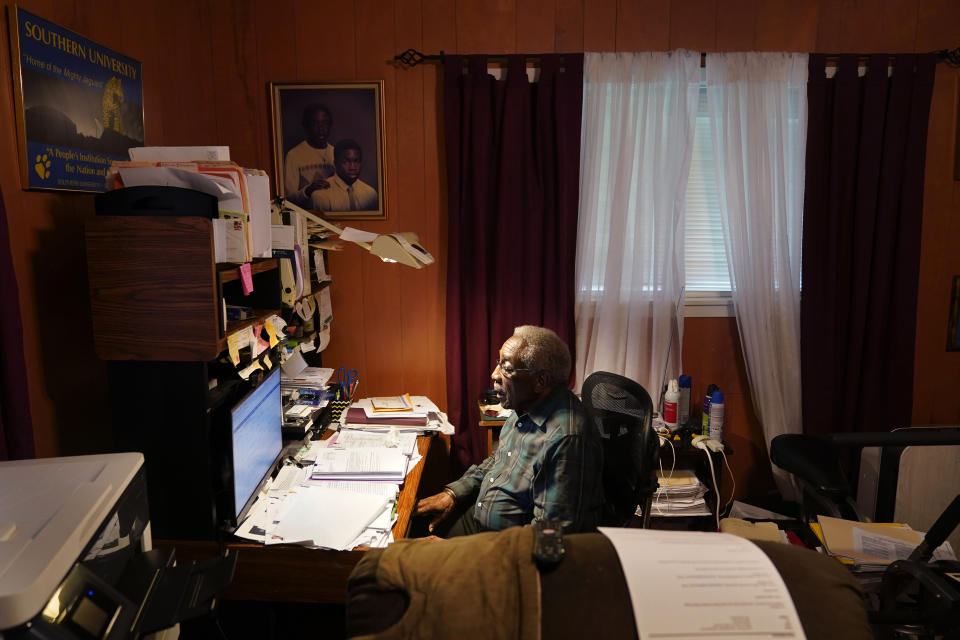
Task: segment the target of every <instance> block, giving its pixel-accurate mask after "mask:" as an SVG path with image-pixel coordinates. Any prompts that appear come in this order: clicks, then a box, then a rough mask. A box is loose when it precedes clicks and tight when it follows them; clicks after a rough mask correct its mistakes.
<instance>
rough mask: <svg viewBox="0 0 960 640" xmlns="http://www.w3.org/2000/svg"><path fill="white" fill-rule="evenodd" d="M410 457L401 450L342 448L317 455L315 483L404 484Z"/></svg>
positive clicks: (314, 473) (330, 449)
mask: <svg viewBox="0 0 960 640" xmlns="http://www.w3.org/2000/svg"><path fill="white" fill-rule="evenodd" d="M409 463H410V458H409V457H407V456H405V455H404V454H403V453H402V452H401V451H399V450H397V449H375V448H365V449H338V448H336V447H327V448H326V449H323V450H321V451H318V452H317V459H316V461H315V462H314V463H313V471H312V472H311V473H310V479H311V480H381V481H391V482H403V478H404V476H406V475H407V465H408V464H409Z"/></svg>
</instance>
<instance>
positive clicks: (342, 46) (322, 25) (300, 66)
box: [260, 0, 358, 82]
mask: <svg viewBox="0 0 960 640" xmlns="http://www.w3.org/2000/svg"><path fill="white" fill-rule="evenodd" d="M260 1H262V0H260ZM294 6H295V10H294V23H293V25H292V26H293V30H292V33H293V36H294V38H295V39H296V45H295V51H296V54H297V55H296V62H297V78H296V79H297V80H299V81H302V82H313V81H317V82H319V81H328V80H352V79H354V78H356V72H357V44H358V43H357V19H356V14H355V12H354V5H353V3H352V2H314V1H313V0H295V4H294Z"/></svg>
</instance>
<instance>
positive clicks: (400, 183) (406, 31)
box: [383, 12, 445, 403]
mask: <svg viewBox="0 0 960 640" xmlns="http://www.w3.org/2000/svg"><path fill="white" fill-rule="evenodd" d="M420 15H422V14H421V13H420V12H415V13H411V14H408V13H407V12H398V13H397V17H396V38H397V44H398V47H397V49H398V50H400V49H404V48H406V47H408V46H416V47H417V48H419V47H421V46H422V42H423V33H422V29H423V27H422V23H421V21H420V20H419V16H420ZM413 17H417V19H416V20H414V19H412V18H413ZM404 43H412V44H410V45H407V44H404ZM428 66H429V67H432V68H434V69H435V68H436V65H428ZM427 71H428V69H426V68H425V67H424V66H423V65H421V66H420V67H416V68H414V69H407V70H398V71H397V73H396V79H397V83H396V84H397V101H396V122H397V149H398V150H400V152H401V155H400V156H399V157H398V162H397V172H396V174H395V175H396V176H397V189H396V190H395V191H394V193H395V194H396V196H397V197H396V202H397V207H398V211H399V212H400V215H402V224H403V228H404V230H407V229H412V230H414V231H415V232H416V233H417V234H418V235H419V236H420V237H421V242H423V243H424V246H427V247H428V251H430V252H431V253H434V252H435V251H436V249H437V243H436V241H435V240H434V239H435V237H436V233H435V231H434V232H431V231H430V228H431V227H433V228H434V229H435V227H436V224H437V218H436V217H432V218H431V217H429V216H428V214H427V210H426V197H427V196H426V191H427V185H426V182H425V175H426V171H425V168H426V162H427V159H426V149H425V128H424V120H425V111H426V107H425V105H424V99H425V95H424V94H425V92H424V75H425V74H426V73H427ZM431 106H432V105H431ZM434 152H435V150H434ZM432 161H433V162H434V163H435V162H436V157H434V158H432ZM438 188H439V183H438V182H432V183H430V189H432V190H434V191H436V190H437V189H438ZM428 238H429V239H430V241H428ZM434 255H436V254H435V253H434ZM383 266H385V267H393V266H394V265H383ZM439 268H440V267H439V265H438V264H434V265H433V266H431V267H428V268H427V269H422V270H412V269H405V270H404V271H403V272H402V273H401V276H402V279H401V282H400V290H399V293H400V299H401V300H411V301H413V300H416V301H418V302H419V301H423V304H419V303H418V304H401V305H399V308H398V312H399V318H400V324H399V335H400V340H399V346H400V349H399V351H400V362H401V364H400V367H401V369H400V371H401V374H402V375H401V387H400V389H401V390H403V391H408V392H411V393H415V394H419V395H426V396H428V397H430V398H431V399H432V400H434V402H438V403H440V402H442V401H443V400H444V399H443V398H440V397H439V396H438V395H437V393H438V391H439V390H438V389H436V387H435V386H434V385H432V384H431V380H432V379H433V378H434V377H435V376H436V373H437V372H440V373H441V375H442V371H443V370H444V368H445V366H444V360H443V355H442V353H437V352H436V351H434V350H432V349H431V337H432V335H433V333H434V332H433V324H434V322H435V315H436V313H437V308H436V300H437V297H438V295H439V291H438V289H437V287H436V284H435V282H434V280H433V276H434V275H435V274H434V273H431V272H434V271H436V270H438V269H439ZM409 362H421V363H423V366H416V367H411V366H405V365H404V363H409Z"/></svg>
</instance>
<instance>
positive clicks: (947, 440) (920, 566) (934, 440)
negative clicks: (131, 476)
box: [770, 427, 960, 638]
mask: <svg viewBox="0 0 960 640" xmlns="http://www.w3.org/2000/svg"><path fill="white" fill-rule="evenodd" d="M958 444H960V429H958V428H956V427H939V428H907V429H902V430H897V431H890V432H873V433H837V434H833V435H831V436H830V437H829V439H823V438H817V437H814V436H808V435H803V434H784V435H779V436H777V437H775V438H774V439H773V440H772V441H771V443H770V459H771V460H772V461H773V463H774V464H775V465H777V466H778V467H780V468H781V469H784V470H785V471H789V472H790V473H792V474H793V475H794V477H796V478H797V480H798V482H799V484H800V486H801V488H802V489H803V496H802V498H801V500H802V504H801V514H802V517H803V519H804V520H805V521H807V522H809V521H811V520H815V519H816V515H818V514H822V515H829V516H832V517H835V518H845V519H847V520H856V521H861V522H863V521H869V518H868V517H867V516H866V515H865V514H863V513H862V512H861V509H860V508H858V506H857V504H856V503H855V502H854V500H853V496H854V493H853V488H852V486H851V484H850V483H849V482H848V481H847V478H846V476H845V475H844V472H843V468H842V466H841V462H840V455H839V447H841V446H849V447H855V448H863V447H880V448H881V452H882V453H881V464H880V468H879V470H878V471H879V478H878V482H877V487H878V491H877V503H876V509H875V514H874V517H875V518H876V519H877V520H878V521H880V522H889V521H892V520H893V518H894V509H895V501H896V490H897V476H898V471H899V464H900V455H901V454H902V453H903V451H904V450H905V449H906V448H907V447H910V446H937V445H940V446H942V445H958ZM958 524H960V495H957V496H956V497H955V498H954V499H953V502H951V503H950V505H949V506H948V507H947V508H946V509H945V510H944V511H943V513H942V514H941V515H940V517H939V518H938V519H937V521H936V522H935V523H934V524H933V526H932V527H930V529H929V531H928V532H927V535H926V537H925V538H924V541H923V543H922V544H920V546H918V547H917V548H916V549H915V550H914V551H913V553H912V554H911V555H910V558H909V559H907V560H900V561H897V562H894V563H892V564H891V565H890V566H889V567H888V568H887V570H886V571H885V572H884V574H883V578H882V582H881V588H880V592H879V599H878V600H877V601H875V602H874V608H872V609H871V610H870V611H869V612H868V613H869V618H870V621H871V622H872V623H873V624H875V625H877V626H878V628H877V632H878V634H879V635H878V637H883V638H887V637H893V634H895V633H900V632H903V631H904V630H909V631H910V633H912V634H913V636H912V637H917V638H934V637H944V635H945V634H946V637H951V638H952V637H960V587H958V586H957V579H956V578H955V577H954V576H956V575H960V562H957V561H948V560H938V561H934V562H931V555H932V552H933V550H934V549H936V548H937V547H939V546H940V545H941V544H942V543H943V541H944V540H946V538H947V537H948V536H949V535H950V533H951V532H953V530H954V529H955V528H956V527H957V526H958ZM953 634H957V635H953ZM898 637H899V636H898Z"/></svg>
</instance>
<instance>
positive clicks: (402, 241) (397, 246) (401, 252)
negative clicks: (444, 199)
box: [279, 199, 434, 269]
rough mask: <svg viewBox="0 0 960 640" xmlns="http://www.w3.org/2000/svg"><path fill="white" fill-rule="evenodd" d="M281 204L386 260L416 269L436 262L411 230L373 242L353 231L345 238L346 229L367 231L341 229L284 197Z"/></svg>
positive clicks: (387, 234)
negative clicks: (361, 237) (357, 235)
mask: <svg viewBox="0 0 960 640" xmlns="http://www.w3.org/2000/svg"><path fill="white" fill-rule="evenodd" d="M279 204H280V207H281V209H287V210H289V211H296V212H297V213H299V214H300V215H302V216H303V217H305V218H306V219H307V220H310V221H312V222H316V223H317V224H319V225H321V226H323V227H325V228H326V229H328V230H330V231H332V232H333V233H335V234H336V235H337V237H339V238H340V239H341V240H347V241H349V242H353V243H354V244H357V245H360V246H361V247H363V248H364V249H366V250H367V251H369V252H370V253H372V254H373V255H375V256H377V257H378V258H380V259H381V260H383V261H384V262H398V263H400V264H405V265H407V266H408V267H413V268H414V269H422V268H423V267H425V266H427V265H428V264H433V262H434V260H433V256H432V255H430V253H429V252H428V251H427V250H426V249H424V248H423V247H421V246H420V244H419V242H420V239H419V238H418V237H417V234H415V233H413V232H411V231H403V232H399V233H384V234H380V235H377V236H376V237H375V238H373V241H372V242H366V241H363V240H355V239H353V238H351V237H350V236H351V235H352V234H351V233H347V237H346V238H344V237H343V235H344V231H353V232H355V233H361V234H363V233H366V232H357V231H356V230H355V229H346V230H344V229H341V228H340V227H338V226H337V225H335V224H333V223H331V222H328V221H326V220H324V219H323V218H321V217H320V216H318V215H315V214H313V213H310V212H309V211H307V210H305V209H302V208H300V207H298V206H297V205H295V204H293V203H292V202H290V201H289V200H286V199H282V200H281V201H280V203H279ZM371 235H372V234H371Z"/></svg>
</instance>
